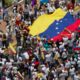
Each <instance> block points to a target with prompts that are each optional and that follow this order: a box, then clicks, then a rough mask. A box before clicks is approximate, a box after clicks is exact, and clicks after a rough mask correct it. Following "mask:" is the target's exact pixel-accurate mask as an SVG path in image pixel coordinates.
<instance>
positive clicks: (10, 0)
mask: <svg viewBox="0 0 80 80" xmlns="http://www.w3.org/2000/svg"><path fill="white" fill-rule="evenodd" d="M13 1H14V0H4V2H5V5H6V6H7V7H9V6H11V5H12V3H13Z"/></svg>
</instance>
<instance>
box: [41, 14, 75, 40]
mask: <svg viewBox="0 0 80 80" xmlns="http://www.w3.org/2000/svg"><path fill="white" fill-rule="evenodd" d="M74 22H75V19H74V18H73V16H72V15H71V14H70V13H67V14H66V16H65V17H64V18H63V19H60V20H59V21H55V22H53V23H52V24H51V25H50V26H49V28H48V29H47V30H46V31H45V32H43V33H41V34H40V37H44V36H45V37H46V38H47V39H51V38H53V37H55V36H57V35H58V34H60V33H61V32H62V31H63V30H64V29H65V28H66V27H67V26H69V25H71V24H73V23H74Z"/></svg>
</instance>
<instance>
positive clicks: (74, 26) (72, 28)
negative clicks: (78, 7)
mask: <svg viewBox="0 0 80 80" xmlns="http://www.w3.org/2000/svg"><path fill="white" fill-rule="evenodd" d="M79 26H80V19H79V20H76V21H75V22H74V23H73V24H71V25H69V26H67V27H66V29H67V30H69V31H70V32H74V31H77V28H78V27H79ZM59 29H60V28H59ZM64 36H67V37H68V38H71V33H69V32H68V31H66V30H63V31H62V32H61V33H60V34H58V35H57V36H55V37H53V38H51V40H53V41H60V40H62V38H63V37H64Z"/></svg>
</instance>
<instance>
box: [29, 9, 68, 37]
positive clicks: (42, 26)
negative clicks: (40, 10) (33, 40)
mask: <svg viewBox="0 0 80 80" xmlns="http://www.w3.org/2000/svg"><path fill="white" fill-rule="evenodd" d="M66 13H67V12H65V11H63V10H62V9H60V8H59V9H57V10H56V11H55V12H54V13H53V14H50V15H48V14H44V15H42V16H39V17H38V19H37V20H36V21H35V22H34V23H33V25H32V26H30V32H29V34H31V35H32V36H35V35H38V34H40V33H42V32H44V31H45V30H47V28H48V27H49V26H50V25H51V24H52V23H53V22H54V21H55V20H60V19H62V18H63V17H64V16H65V15H66Z"/></svg>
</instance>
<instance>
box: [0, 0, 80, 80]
mask: <svg viewBox="0 0 80 80" xmlns="http://www.w3.org/2000/svg"><path fill="white" fill-rule="evenodd" d="M78 1H79V0H78ZM34 2H35V0H34ZM32 3H33V2H31V3H28V4H25V7H24V6H23V4H22V3H21V4H17V3H14V5H13V7H12V8H11V12H12V13H11V14H10V12H9V11H6V10H4V11H3V17H4V18H3V20H4V21H5V22H6V23H7V25H6V33H4V32H2V31H0V80H68V79H69V78H71V79H70V80H80V26H79V27H78V29H77V30H75V32H71V38H70V39H69V38H68V37H67V36H66V35H65V36H63V37H62V40H61V41H56V42H54V41H51V40H47V39H46V37H44V38H39V37H38V36H35V37H33V36H32V35H30V34H29V31H30V29H29V26H30V25H32V24H33V22H34V21H35V20H36V19H37V18H38V16H40V15H43V14H52V13H53V12H54V11H55V10H56V9H57V8H62V9H63V10H64V11H69V12H70V13H71V14H72V15H73V16H75V17H74V18H75V19H77V18H80V12H77V13H76V14H74V8H75V6H77V5H78V6H79V2H78V3H75V4H74V2H71V1H70V0H69V1H68V0H55V1H50V2H48V3H40V4H37V2H35V3H34V4H32ZM12 43H16V44H15V45H14V48H15V50H16V53H15V52H14V51H12V50H11V49H10V48H9V46H10V44H12Z"/></svg>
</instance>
